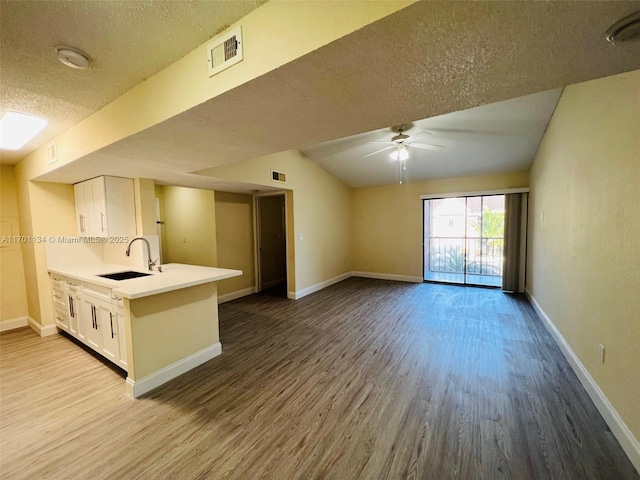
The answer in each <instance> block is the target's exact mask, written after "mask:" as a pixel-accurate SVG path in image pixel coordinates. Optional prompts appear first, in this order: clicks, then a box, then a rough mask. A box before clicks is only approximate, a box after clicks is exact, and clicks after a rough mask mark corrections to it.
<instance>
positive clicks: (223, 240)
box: [215, 192, 256, 298]
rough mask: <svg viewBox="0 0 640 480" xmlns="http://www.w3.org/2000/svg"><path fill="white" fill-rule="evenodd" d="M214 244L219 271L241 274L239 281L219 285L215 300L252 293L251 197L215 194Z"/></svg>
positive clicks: (253, 273)
mask: <svg viewBox="0 0 640 480" xmlns="http://www.w3.org/2000/svg"><path fill="white" fill-rule="evenodd" d="M215 203H216V242H217V249H218V267H220V268H233V269H238V270H242V275H241V276H239V277H233V278H228V279H226V280H221V281H219V282H217V283H218V298H220V297H222V296H224V295H228V294H233V293H237V292H243V291H249V290H251V291H253V287H254V286H255V284H256V282H255V272H254V270H255V266H254V256H255V255H254V247H253V199H252V197H251V195H242V194H239V193H226V192H216V202H215Z"/></svg>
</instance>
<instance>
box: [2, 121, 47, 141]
mask: <svg viewBox="0 0 640 480" xmlns="http://www.w3.org/2000/svg"><path fill="white" fill-rule="evenodd" d="M46 125H47V121H46V120H44V119H43V118H38V117H33V116H31V115H25V114H24V113H17V112H7V113H5V114H4V115H3V117H2V118H0V148H2V149H4V150H18V149H20V148H22V147H23V146H24V145H25V144H26V143H27V142H28V141H29V140H31V139H32V138H33V137H35V136H36V135H37V134H38V133H40V132H41V131H42V129H43V128H44V127H45V126H46Z"/></svg>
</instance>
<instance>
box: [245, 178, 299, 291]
mask: <svg viewBox="0 0 640 480" xmlns="http://www.w3.org/2000/svg"><path fill="white" fill-rule="evenodd" d="M280 195H282V196H283V197H284V245H285V255H284V263H285V272H286V274H285V284H286V285H285V291H286V292H287V295H288V293H289V285H290V281H289V273H290V272H289V254H290V251H289V249H290V245H289V215H288V212H289V204H288V200H287V191H286V190H278V191H275V192H263V193H254V194H253V196H252V203H253V227H254V228H253V252H254V254H253V265H254V271H255V272H256V285H255V288H254V291H255V292H256V293H257V292H260V291H262V265H261V264H260V228H261V227H260V201H259V199H260V198H262V197H275V196H280Z"/></svg>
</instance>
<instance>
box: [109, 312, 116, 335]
mask: <svg viewBox="0 0 640 480" xmlns="http://www.w3.org/2000/svg"><path fill="white" fill-rule="evenodd" d="M109 322H110V323H111V338H113V337H115V335H114V334H113V313H111V312H109Z"/></svg>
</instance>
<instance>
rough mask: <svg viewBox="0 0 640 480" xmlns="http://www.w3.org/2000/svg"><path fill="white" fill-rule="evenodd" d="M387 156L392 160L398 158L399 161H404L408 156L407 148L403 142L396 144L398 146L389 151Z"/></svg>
mask: <svg viewBox="0 0 640 480" xmlns="http://www.w3.org/2000/svg"><path fill="white" fill-rule="evenodd" d="M389 157H391V159H392V160H393V161H398V160H400V161H401V162H404V161H405V160H407V159H408V158H409V151H408V150H407V147H405V146H404V145H403V144H400V145H398V148H396V149H395V150H394V151H393V152H391V154H390V155H389Z"/></svg>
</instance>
